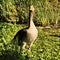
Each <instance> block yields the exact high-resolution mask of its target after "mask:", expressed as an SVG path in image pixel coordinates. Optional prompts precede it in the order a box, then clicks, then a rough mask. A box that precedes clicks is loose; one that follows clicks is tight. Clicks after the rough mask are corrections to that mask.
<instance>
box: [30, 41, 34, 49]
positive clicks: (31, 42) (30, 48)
mask: <svg viewBox="0 0 60 60" xmlns="http://www.w3.org/2000/svg"><path fill="white" fill-rule="evenodd" d="M33 42H34V41H32V42H31V44H30V47H29V50H31V47H32V45H33Z"/></svg>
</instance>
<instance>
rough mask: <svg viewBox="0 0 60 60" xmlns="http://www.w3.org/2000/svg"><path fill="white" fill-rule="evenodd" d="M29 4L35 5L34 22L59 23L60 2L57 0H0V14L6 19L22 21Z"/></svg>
mask: <svg viewBox="0 0 60 60" xmlns="http://www.w3.org/2000/svg"><path fill="white" fill-rule="evenodd" d="M29 5H34V7H35V14H34V22H35V24H37V25H38V24H39V25H42V26H47V25H50V24H53V25H54V24H56V25H58V24H59V22H60V2H59V1H58V0H53V1H52V0H38V1H37V0H27V1H26V0H18V1H17V0H10V1H9V0H8V1H6V0H2V1H1V2H0V9H1V14H0V15H2V17H3V16H4V17H5V18H6V20H8V21H19V22H20V23H24V22H26V21H27V20H28V17H29V16H28V14H29ZM0 19H2V18H0ZM2 20H4V19H2Z"/></svg>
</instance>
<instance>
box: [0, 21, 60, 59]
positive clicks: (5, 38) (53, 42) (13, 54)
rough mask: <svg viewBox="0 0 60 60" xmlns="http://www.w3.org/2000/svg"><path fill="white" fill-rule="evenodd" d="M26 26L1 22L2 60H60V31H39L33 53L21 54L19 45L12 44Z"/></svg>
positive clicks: (0, 47) (0, 52)
mask: <svg viewBox="0 0 60 60" xmlns="http://www.w3.org/2000/svg"><path fill="white" fill-rule="evenodd" d="M25 27H26V25H17V24H15V23H14V24H11V23H1V22H0V60H14V59H15V60H60V37H59V36H60V29H41V28H39V27H37V29H38V32H39V34H38V38H37V39H36V41H35V42H34V44H33V46H32V49H31V51H30V52H29V51H28V49H27V48H26V49H25V52H24V53H21V52H20V47H19V46H18V45H17V44H11V41H12V39H13V37H14V35H15V34H16V33H17V31H18V30H20V29H22V28H25Z"/></svg>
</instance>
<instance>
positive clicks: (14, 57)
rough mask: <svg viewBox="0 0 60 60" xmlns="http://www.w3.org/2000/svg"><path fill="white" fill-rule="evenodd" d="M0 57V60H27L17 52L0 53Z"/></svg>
mask: <svg viewBox="0 0 60 60" xmlns="http://www.w3.org/2000/svg"><path fill="white" fill-rule="evenodd" d="M1 52H2V55H0V60H27V58H26V57H24V56H23V55H22V53H18V52H17V51H1Z"/></svg>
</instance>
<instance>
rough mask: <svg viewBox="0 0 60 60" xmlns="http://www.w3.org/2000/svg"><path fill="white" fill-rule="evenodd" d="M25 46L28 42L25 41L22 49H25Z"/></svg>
mask: <svg viewBox="0 0 60 60" xmlns="http://www.w3.org/2000/svg"><path fill="white" fill-rule="evenodd" d="M25 46H26V42H23V46H22V50H24V49H25Z"/></svg>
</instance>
